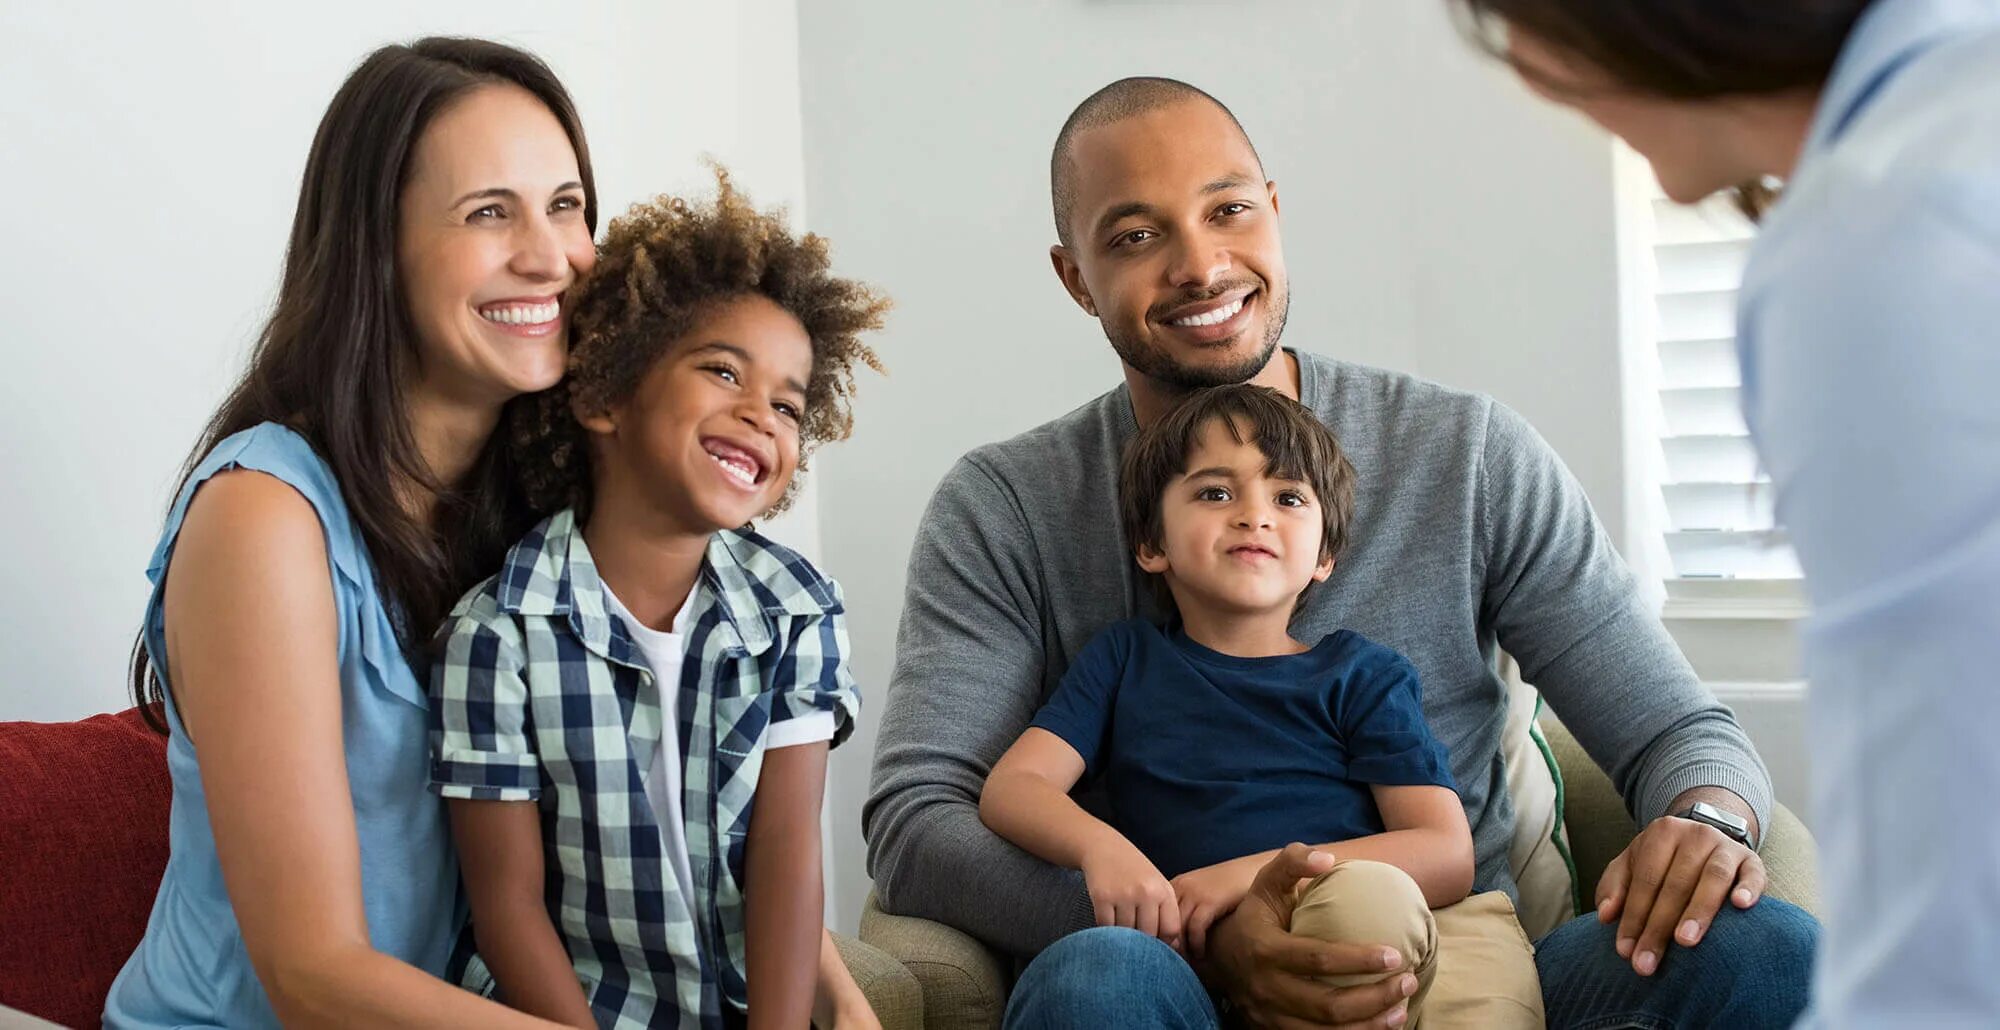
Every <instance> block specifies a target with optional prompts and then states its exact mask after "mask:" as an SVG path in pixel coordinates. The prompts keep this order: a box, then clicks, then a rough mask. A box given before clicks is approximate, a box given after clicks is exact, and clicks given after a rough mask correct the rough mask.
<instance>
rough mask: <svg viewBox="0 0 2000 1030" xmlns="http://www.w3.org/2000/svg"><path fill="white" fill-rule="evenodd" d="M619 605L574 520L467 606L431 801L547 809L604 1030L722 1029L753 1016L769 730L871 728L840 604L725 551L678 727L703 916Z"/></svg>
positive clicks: (449, 663)
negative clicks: (760, 796)
mask: <svg viewBox="0 0 2000 1030" xmlns="http://www.w3.org/2000/svg"><path fill="white" fill-rule="evenodd" d="M606 596H607V592H606V589H605V586H604V584H603V582H602V581H601V580H600V579H599V578H598V575H597V567H596V565H595V563H594V562H592V560H591V557H590V551H589V549H588V548H587V547H586V546H585V545H584V540H583V534H582V533H581V532H580V531H579V530H578V528H577V526H576V520H575V517H574V515H573V514H572V513H571V512H568V511H564V512H561V513H558V514H556V515H554V516H551V517H550V518H549V519H548V520H546V521H544V522H543V523H542V524H541V525H539V526H537V527H536V528H535V529H534V531H533V532H531V533H529V534H528V535H527V537H525V538H524V539H522V541H521V542H520V543H519V544H516V545H515V546H514V549H513V550H512V551H510V552H509V553H508V555H507V561H506V564H505V566H504V567H503V568H502V569H501V571H500V573H499V575H497V576H495V577H494V578H492V579H490V580H487V581H486V582H485V583H483V584H481V585H480V586H479V587H477V588H476V589H474V590H473V591H472V592H471V593H469V594H467V595H466V596H465V598H464V599H462V600H461V601H460V602H459V603H458V606H457V608H455V609H454V610H453V612H452V617H451V619H450V620H449V621H448V622H447V623H446V625H445V627H444V628H443V629H442V630H441V631H440V632H441V634H442V641H443V647H442V649H441V651H440V655H441V657H440V658H439V659H438V662H437V665H436V667H435V669H434V671H433V674H432V677H431V757H432V762H431V789H433V790H434V791H436V792H437V793H439V794H441V795H443V796H444V797H447V798H470V799H478V800H491V801H538V802H540V805H541V811H542V826H543V832H544V846H545V848H546V861H547V864H548V869H549V870H550V871H551V873H552V874H557V875H559V877H560V879H559V882H558V881H557V880H556V879H555V878H554V877H552V879H551V882H550V886H549V896H548V905H549V914H550V917H551V918H552V920H553V921H554V923H555V927H556V932H557V933H558V934H560V935H561V936H562V938H563V942H564V944H565V945H566V946H567V948H568V950H569V954H570V958H571V960H572V961H573V962H574V963H575V966H576V972H577V977H578V979H579V980H580V981H582V984H583V988H584V993H585V995H586V996H587V997H588V998H589V999H590V1005H591V1009H592V1010H593V1011H594V1012H595V1014H596V1016H597V1020H598V1023H599V1025H601V1026H605V1027H613V1026H617V1027H626V1026H630V1027H643V1026H679V1027H683V1028H693V1027H701V1028H714V1027H720V1026H723V1025H724V1020H723V1016H724V1011H725V1010H726V1009H733V1010H734V1011H735V1012H737V1013H740V1012H743V1011H744V1010H745V1008H746V1005H747V1000H746V992H745V990H744V964H743V891H742V876H743V845H744V839H745V837H747V836H748V834H749V831H750V806H751V800H752V797H753V795H754V794H755V792H756V789H757V774H758V771H759V770H760V769H761V768H762V766H763V761H764V750H765V743H766V737H767V731H768V730H769V728H770V726H771V725H772V724H773V723H777V722H783V721H785V720H786V719H791V718H796V717H799V716H804V715H808V714H811V713H813V712H830V713H832V714H833V716H834V720H835V732H834V743H836V744H838V743H839V742H840V741H841V740H843V739H845V738H846V736H847V735H848V733H849V732H850V731H851V730H852V729H853V726H854V717H855V715H856V714H857V712H858V711H859V705H860V702H859V698H858V696H857V694H856V692H855V687H854V681H853V679H852V677H851V676H850V675H849V673H848V668H847V649H848V645H847V631H846V628H845V625H844V623H843V618H842V616H843V613H844V610H845V609H844V607H843V606H842V603H841V597H840V589H839V587H838V586H836V585H835V584H834V583H833V581H832V580H829V579H826V578H824V577H822V576H821V575H820V574H819V573H818V571H816V570H815V569H814V568H813V567H812V566H811V565H810V564H808V563H807V562H806V560H805V559H804V558H802V557H800V556H799V555H798V554H796V553H794V552H792V551H790V550H788V549H786V548H784V547H782V546H780V545H778V544H775V543H772V542H771V541H769V540H766V539H765V538H763V537H762V536H759V535H758V534H756V533H752V532H732V531H724V532H720V533H717V534H715V536H714V538H713V539H712V540H711V541H710V542H709V545H708V551H707V554H706V555H705V556H704V558H703V561H702V567H701V574H700V576H699V577H698V579H697V581H696V584H695V597H694V606H693V612H694V616H693V625H692V626H691V627H690V628H689V629H688V631H687V634H686V637H685V642H686V658H685V660H684V661H683V662H682V665H681V678H680V683H679V684H678V689H679V691H680V695H679V704H678V706H677V707H678V715H679V718H678V723H679V725H678V726H676V727H674V730H675V732H677V733H678V734H679V736H680V753H681V755H682V758H683V761H684V763H685V770H684V775H683V777H682V784H683V794H682V811H683V812H684V813H685V819H686V823H687V825H686V834H687V847H688V858H689V862H690V864H691V866H692V871H693V873H694V894H695V896H694V897H693V898H687V897H684V896H682V893H681V891H680V889H679V887H678V886H677V885H676V882H675V877H674V874H673V871H672V867H671V866H670V865H669V864H668V863H669V858H668V857H667V855H666V853H665V847H664V844H663V841H662V838H661V834H660V827H659V824H658V822H657V820H656V818H655V816H654V810H653V806H652V805H651V804H650V803H649V802H648V800H647V797H646V791H645V779H646V770H647V768H648V767H649V766H650V765H651V764H652V761H653V756H654V752H655V750H656V749H657V748H658V747H659V743H660V735H661V733H662V732H663V729H664V728H663V727H662V726H661V721H662V716H661V705H660V693H659V690H660V688H659V685H658V684H656V683H655V682H654V679H653V674H652V672H651V670H650V668H649V667H648V666H647V664H646V660H645V657H644V656H643V655H642V654H641V653H640V652H639V649H638V647H637V646H636V645H635V644H634V643H633V641H632V638H631V636H630V634H629V633H628V631H627V630H626V628H625V625H624V624H623V623H622V622H621V621H620V620H619V619H617V618H615V617H614V616H612V615H611V614H609V613H607V611H606V605H605V598H606ZM470 943H471V934H470V932H469V930H468V932H467V933H466V934H465V935H464V937H463V938H462V940H461V942H460V949H461V952H465V951H467V950H469V947H470ZM466 967H467V968H466V970H465V975H464V977H463V982H465V983H466V985H467V986H470V987H474V988H475V989H484V988H486V987H488V986H490V979H489V978H488V977H487V975H486V972H485V969H484V967H483V964H481V963H479V962H478V961H476V959H475V960H471V961H469V962H467V963H466ZM676 1013H678V1015H676ZM732 1021H734V1017H733V1015H732Z"/></svg>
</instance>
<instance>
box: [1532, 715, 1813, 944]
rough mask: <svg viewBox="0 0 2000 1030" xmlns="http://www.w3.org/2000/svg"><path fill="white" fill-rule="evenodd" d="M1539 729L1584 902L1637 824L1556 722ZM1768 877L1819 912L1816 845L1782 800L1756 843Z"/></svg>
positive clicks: (1786, 896) (1780, 891)
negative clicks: (1557, 785)
mask: <svg viewBox="0 0 2000 1030" xmlns="http://www.w3.org/2000/svg"><path fill="white" fill-rule="evenodd" d="M1542 730H1543V733H1544V734H1545V735H1546V736H1547V737H1548V742H1549V750H1550V751H1551V752H1553V753H1554V754H1555V756H1556V764H1557V765H1559V766H1561V767H1562V775H1563V825H1564V826H1565V827H1566V828H1567V829H1568V831H1569V846H1570V854H1571V856H1572V857H1573V858H1575V860H1576V876H1577V887H1578V890H1579V892H1580V893H1581V894H1582V895H1583V901H1584V904H1586V905H1588V904H1589V903H1590V900H1591V898H1592V896H1593V895H1594V893H1595V892H1596V890H1597V881H1598V879H1599V878H1600V877H1602V876H1603V875H1604V867H1605V866H1606V865H1609V864H1610V863H1611V860H1612V859H1613V858H1616V857H1618V853H1619V852H1621V851H1624V850H1625V846H1626V845H1628V844H1630V843H1632V837H1633V836H1634V835H1635V834H1636V833H1638V828H1637V826H1635V825H1634V824H1633V822H1632V817H1631V816H1630V815H1628V814H1626V812H1625V802H1624V800H1623V799H1622V798H1620V797H1619V796H1618V791H1617V790H1616V789H1614V788H1613V787H1612V786H1611V778H1610V777H1609V776H1606V775H1605V774H1604V771H1603V770H1602V769H1599V768H1598V767H1597V763H1596V762H1593V761H1591V758H1590V755H1588V754H1587V753H1585V752H1584V750H1583V745H1581V744H1578V743H1577V742H1576V738H1575V737H1573V736H1571V735H1570V732H1569V730H1567V729H1565V728H1564V727H1563V725H1562V723H1560V722H1556V721H1554V720H1548V721H1545V722H1544V723H1543V725H1542ZM1758 855H1759V856H1761V857H1762V858H1763V859H1764V872H1765V873H1766V874H1767V875H1768V876H1769V877H1770V885H1769V886H1768V887H1767V888H1766V889H1765V893H1766V894H1768V895H1770V896H1771V897H1774V898H1781V899H1783V900H1785V901H1789V902H1791V903H1792V904H1794V905H1797V906H1799V907H1800V908H1802V909H1805V910H1806V911H1807V912H1810V913H1812V914H1814V915H1818V914H1819V848H1818V845H1816V844H1815V843H1814V842H1813V838H1812V834H1811V833H1810V832H1809V831H1807V829H1806V827H1805V824H1804V823H1801V822H1799V819H1798V816H1796V815H1793V814H1792V812H1791V810H1790V809H1788V808H1786V807H1785V806H1783V805H1777V806H1775V807H1774V808H1773V811H1772V814H1771V825H1770V826H1768V827H1765V828H1764V839H1763V841H1762V842H1761V846H1760V847H1759V848H1758Z"/></svg>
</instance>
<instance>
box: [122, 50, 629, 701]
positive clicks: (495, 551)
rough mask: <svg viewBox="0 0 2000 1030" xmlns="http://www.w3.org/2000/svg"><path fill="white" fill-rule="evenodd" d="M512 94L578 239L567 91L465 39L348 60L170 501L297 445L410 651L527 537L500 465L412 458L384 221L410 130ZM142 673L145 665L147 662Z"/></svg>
mask: <svg viewBox="0 0 2000 1030" xmlns="http://www.w3.org/2000/svg"><path fill="white" fill-rule="evenodd" d="M496 84H507V85H513V86H518V87H520V88H522V89H525V90H527V91H528V92H529V93H531V94H533V95H534V96H535V97H536V98H537V99H539V100H541V102H542V103H543V104H545V105H547V107H548V109H549V111H550V112H551V113H552V114H554V115H555V117H556V120H557V121H558V122H560V123H561V124H562V127H563V131H564V133H565V134H567V135H568V136H569V142H570V145H571V146H572V147H574V148H575V150H576V163H577V170H578V172H579V173H580V177H581V182H582V183H583V192H584V220H585V222H586V224H588V225H589V226H590V228H591V231H592V232H593V233H595V231H596V227H597V186H596V183H595V181H594V180H593V179H592V176H591V168H590V148H589V147H588V146H587V145H586V143H585V142H584V136H583V125H582V123H581V122H580V121H579V120H578V118H577V114H576V107H575V105H574V104H572V103H571V101H570V97H569V93H568V91H566V90H564V89H563V86H562V83H561V82H560V81H558V80H557V79H556V76H555V73H554V72H552V71H550V70H549V68H548V66H547V65H545V64H543V63H542V62H541V61H540V60H539V59H538V58H536V57H535V56H534V55H532V54H529V53H526V52H524V51H521V50H517V49H515V48H513V47H510V46H505V45H503V44H500V43H493V42H488V41H486V40H479V39H454V38H440V37H433V38H429V39H421V40H418V41H417V42H415V43H411V44H408V45H392V46H385V47H383V48H381V49H379V50H377V51H375V52H374V53H372V54H369V55H368V57H367V59H366V60H364V61H362V62H361V65H360V66H359V67H357V68H356V69H355V70H354V72H353V73H352V74H350V75H349V76H348V77H347V81H346V82H345V83H342V84H341V87H340V90H339V92H337V93H335V94H334V97H333V101H332V103H330V104H328V105H327V109H326V115H325V116H324V117H323V118H321V119H320V123H319V130H318V132H317V133H315V134H314V136H313V144H312V151H311V153H310V154H309V155H308V156H307V158H306V168H305V175H304V177H303V180H302V181H301V183H300V186H299V204H298V210H297V211H296V213H295V214H294V215H293V217H292V233H291V240H290V242H289V243H288V244H287V246H286V249H285V271H284V278H283V280H282V282H281V283H280V285H279V287H278V300H277V304H276V307H275V309H274V310H273V311H272V313H271V318H270V321H269V322H268V323H266V324H265V326H264V330H263V332H262V334H261V335H260V336H259V337H258V339H257V344H256V348H255V350H254V351H253V352H252V354H251V356H250V366H249V368H248V370H246V371H245V372H244V373H243V378H242V379H241V380H239V381H238V382H237V384H236V386H235V388H234V389H232V390H231V391H230V393H229V396H228V398H227V399H226V400H224V401H223V402H222V405H221V407H219V408H218V409H216V412H215V415H214V416H213V417H212V418H210V419H209V421H208V425H207V426H206V427H205V428H204V429H203V430H202V434H201V439H200V441H199V442H198V443H197V444H196V445H195V447H194V450H193V451H192V452H190V453H189V455H188V460H187V463H186V464H185V465H183V466H182V469H181V476H180V485H179V486H177V487H176V488H175V494H176V495H178V494H179V492H180V490H182V489H184V488H185V487H186V485H187V479H188V476H189V475H190V474H192V472H193V470H194V468H195V466H196V465H197V464H198V463H199V462H200V461H201V458H202V456H203V455H205V454H207V453H208V451H209V450H210V449H211V448H213V447H214V446H215V445H216V443H217V442H219V441H221V440H222V439H223V438H225V437H228V436H230V435H231V434H234V433H238V432H241V431H243V430H245V429H248V428H250V427H252V426H255V425H257V424H258V423H260V422H279V423H282V424H284V425H286V426H288V427H290V428H291V429H292V430H294V431H296V432H297V433H298V434H299V435H301V436H303V437H304V438H305V439H306V440H307V441H308V442H309V443H311V445H312V447H313V449H314V450H315V451H316V452H318V454H319V456H320V457H321V458H323V459H324V460H325V461H326V463H327V464H328V465H330V466H331V467H332V468H333V473H334V477H335V478H336V479H337V480H338V481H339V483H340V490H341V495H342V497H343V498H344V499H345V500H346V502H347V508H348V511H349V512H350V513H351V514H352V516H353V518H354V521H355V522H356V523H357V524H358V525H359V526H360V529H361V535H362V539H363V540H364V541H365V542H366V543H367V546H368V555H369V558H370V560H371V562H372V563H373V565H374V568H375V577H376V582H377V588H378V589H379V590H381V591H382V593H383V595H384V598H385V600H386V601H388V602H390V603H391V605H392V610H394V611H396V612H397V614H398V615H399V616H400V618H399V623H400V634H401V638H402V640H401V643H402V645H403V649H404V651H405V652H406V653H413V652H414V650H415V648H417V647H420V646H421V645H422V643H423V642H424V641H427V640H428V639H429V637H430V632H431V629H432V628H433V627H434V626H435V625H436V624H437V623H438V621H439V620H441V619H442V618H443V617H444V614H445V612H446V611H447V610H448V608H449V606H450V604H451V603H452V602H453V600H455V599H456V598H457V597H458V596H459V595H460V594H461V593H463V592H464V591H465V590H466V589H467V588H469V587H470V586H471V585H472V584H473V583H475V582H477V581H478V580H479V579H480V578H481V577H483V576H486V575H488V574H490V573H491V572H492V571H493V570H494V569H495V568H497V567H498V566H499V564H500V559H501V556H502V554H503V552H504V550H505V548H506V547H507V545H508V544H509V543H511V542H512V540H513V539H514V538H515V537H516V536H518V535H519V534H520V533H521V532H524V531H525V530H526V528H527V519H528V513H527V509H526V505H525V504H524V503H523V502H522V499H521V497H520V496H519V490H518V488H517V486H516V479H517V477H516V475H515V473H514V470H513V469H512V468H511V463H510V460H509V457H508V450H507V448H506V447H505V446H504V445H503V443H504V442H503V441H502V440H501V439H500V437H501V436H502V435H503V434H500V433H495V434H494V438H493V439H491V440H489V441H488V442H487V445H486V447H485V449H484V450H483V451H482V452H481V454H480V456H479V458H478V460H477V462H476V463H475V464H474V466H473V468H472V470H471V471H470V472H469V473H468V474H467V475H466V477H465V479H464V480H463V481H462V482H458V483H443V482H439V481H438V478H437V476H436V475H435V474H434V473H433V472H432V470H431V469H430V468H429V467H427V465H426V464H425V462H424V459H423V456H422V455H421V454H420V453H419V451H418V450H417V445H416V441H415V438H414V436H413V434H412V432H411V428H410V421H409V415H408V411H407V409H406V407H405V396H404V388H403V384H404V381H405V378H406V377H407V375H408V373H409V370H410V369H411V367H412V362H413V360H414V359H415V356H416V341H415V333H414V330H413V329H412V328H411V322H410V317H409V312H408V309H407V306H406V305H405V303H404V300H403V297H402V295H401V290H400V288H399V285H398V277H397V269H396V221H397V219H396V212H397V206H398V201H399V199H400V197H401V195H402V191H403V185H404V182H405V180H406V179H407V177H408V175H409V171H410V155H411V153H412V152H413V151H414V150H415V149H416V146H417V141H418V140H419V138H421V137H422V135H423V133H424V130H425V128H427V127H428V126H429V125H430V124H431V122H432V121H433V120H434V119H436V118H437V116H438V115H439V114H440V113H441V112H443V111H444V110H445V109H446V108H448V107H450V106H451V105H452V104H453V103H454V102H456V101H458V100H460V99H462V98H463V97H464V96H465V95H466V94H468V93H470V92H472V91H473V90H476V89H478V88H480V87H482V86H488V85H496ZM412 485H414V486H416V487H417V488H419V489H422V490H427V491H431V492H433V493H434V494H435V495H436V497H437V504H436V508H435V511H434V513H433V515H432V517H431V519H430V520H429V521H426V520H424V519H422V518H419V517H417V516H416V515H413V514H412V513H411V511H410V509H409V507H408V506H407V504H406V499H407V497H408V491H409V489H410V487H411V486H412ZM149 657H150V659H151V660H150V661H149ZM165 660H166V656H164V655H152V656H148V655H147V653H146V649H145V634H144V632H143V631H142V632H141V633H140V637H139V640H138V642H137V643H135V644H134V646H133V650H132V663H131V676H132V692H133V696H134V698H135V699H136V700H137V701H138V703H139V704H140V705H142V706H145V707H144V709H143V710H144V712H145V714H146V719H147V722H148V723H150V724H152V725H153V727H154V728H155V729H157V730H160V731H161V732H165V731H166V727H165V725H164V723H163V722H161V721H160V719H159V717H158V716H157V715H156V714H155V709H154V708H153V707H151V705H150V702H154V701H161V700H163V699H164V697H165V690H164V685H163V682H162V680H161V677H160V675H159V669H160V668H161V663H164V661H165Z"/></svg>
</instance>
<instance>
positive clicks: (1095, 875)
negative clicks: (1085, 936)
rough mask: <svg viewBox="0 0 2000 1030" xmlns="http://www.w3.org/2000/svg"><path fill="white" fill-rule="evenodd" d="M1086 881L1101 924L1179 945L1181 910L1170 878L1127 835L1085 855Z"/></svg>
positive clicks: (1085, 883)
mask: <svg viewBox="0 0 2000 1030" xmlns="http://www.w3.org/2000/svg"><path fill="white" fill-rule="evenodd" d="M1083 882H1084V885H1085V886H1086V887H1087V888H1089V890H1090V903H1091V906H1092V908H1094V909H1095V910H1096V915H1097V925H1099V926H1129V927H1131V928H1132V929H1134V930H1137V931H1139V932H1140V933H1143V934H1146V935H1147V936H1151V937H1158V938H1159V939H1161V940H1163V941H1166V942H1167V943H1168V944H1171V945H1173V946H1174V947H1175V948H1179V947H1180V944H1181V910H1180V906H1179V905H1177V904H1176V903H1175V901H1174V888H1173V886H1172V885H1171V884H1169V883H1167V878H1166V877H1164V876H1161V875H1160V871H1159V870H1158V869H1156V868H1154V867H1153V863H1151V862H1149V861H1147V860H1146V856H1145V855H1143V854H1140V852H1139V849H1138V848H1136V847H1133V846H1132V842H1131V841H1128V840H1126V839H1125V838H1123V837H1118V838H1116V839H1115V840H1111V841H1108V842H1106V843H1105V844H1103V845H1101V846H1099V847H1096V848H1093V849H1091V850H1090V851H1089V852H1087V853H1085V855H1084V856H1083Z"/></svg>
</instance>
